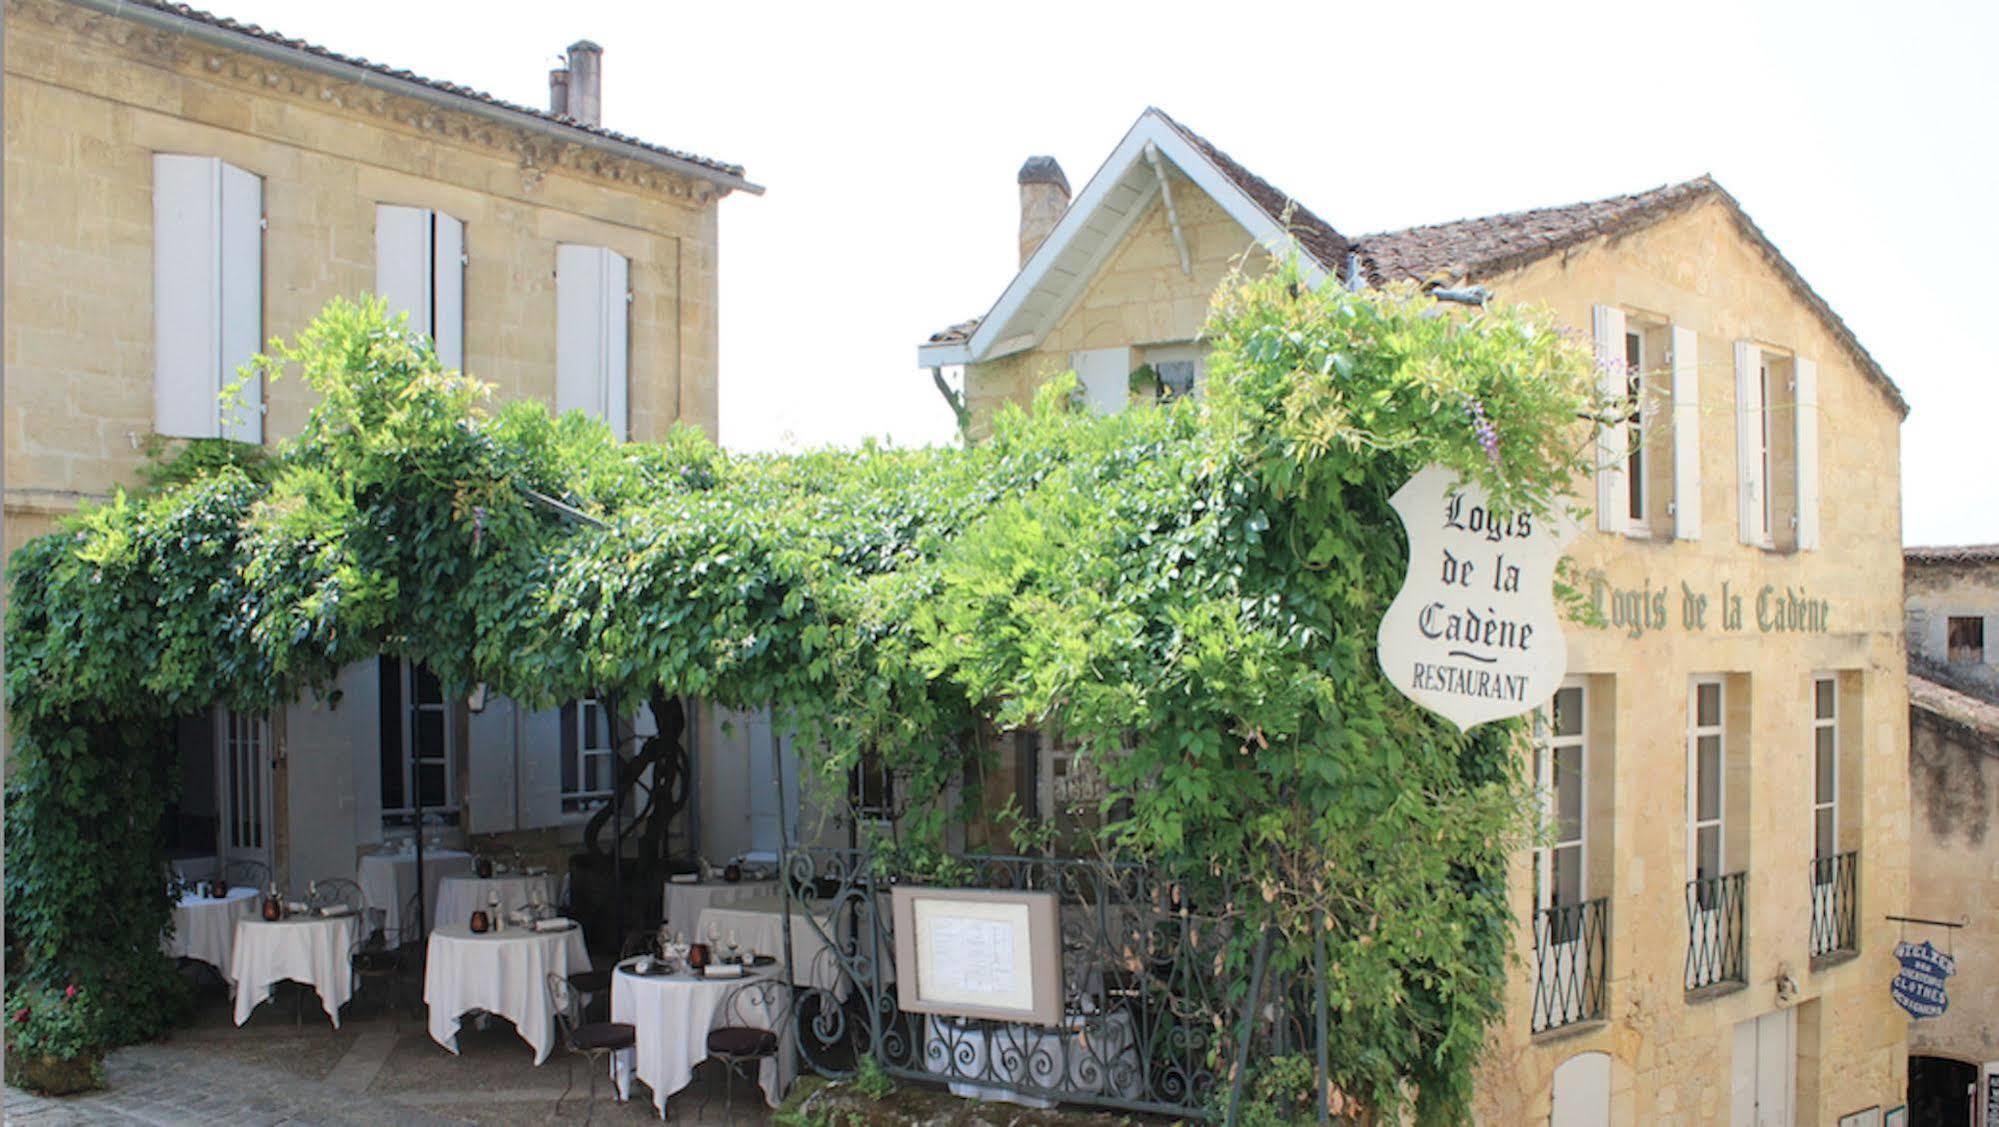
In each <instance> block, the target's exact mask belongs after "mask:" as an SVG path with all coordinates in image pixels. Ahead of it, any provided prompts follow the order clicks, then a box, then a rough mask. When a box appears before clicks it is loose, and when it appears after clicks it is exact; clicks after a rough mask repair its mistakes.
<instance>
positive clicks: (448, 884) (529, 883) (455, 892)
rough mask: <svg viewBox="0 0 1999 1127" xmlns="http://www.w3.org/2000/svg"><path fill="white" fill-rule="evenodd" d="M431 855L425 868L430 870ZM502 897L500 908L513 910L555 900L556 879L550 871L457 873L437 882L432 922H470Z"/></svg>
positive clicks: (432, 902)
mask: <svg viewBox="0 0 1999 1127" xmlns="http://www.w3.org/2000/svg"><path fill="white" fill-rule="evenodd" d="M429 867H430V865H429V858H428V857H426V858H425V864H424V868H426V869H428V868H429ZM495 897H498V898H499V901H500V911H502V912H511V911H513V910H514V909H516V908H521V907H525V906H527V905H529V904H550V905H552V904H554V903H555V878H554V877H551V876H549V875H547V874H546V873H544V874H542V875H541V876H533V877H531V876H526V875H523V874H519V873H511V874H508V875H507V876H503V877H477V876H455V877H445V878H444V879H443V880H441V881H438V882H437V898H436V899H435V900H433V901H431V911H430V923H431V926H432V927H435V926H437V925H438V924H469V923H471V922H472V913H474V912H476V911H478V910H479V909H481V908H484V907H485V906H486V905H488V904H490V903H492V902H493V899H494V898H495Z"/></svg>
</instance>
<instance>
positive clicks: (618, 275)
mask: <svg viewBox="0 0 1999 1127" xmlns="http://www.w3.org/2000/svg"><path fill="white" fill-rule="evenodd" d="M5 12H6V17H5V18H6V44H5V100H6V164H7V176H8V191H7V195H6V318H5V320H6V327H5V358H6V366H7V375H8V388H7V391H8V394H7V397H6V412H5V426H6V516H7V529H6V548H7V549H8V550H9V551H11V550H12V549H13V548H14V547H16V546H18V545H19V544H20V543H21V542H22V541H23V540H25V539H27V538H28V537H30V536H33V535H37V534H39V533H42V532H46V531H48V530H49V529H50V528H51V527H53V524H54V522H55V521H56V520H57V519H58V518H59V517H60V516H62V515H63V514H65V513H68V512H71V511H73V510H74V509H75V508H76V506H77V505H78V504H80V503H87V502H90V501H93V500H99V499H102V498H104V497H106V496H108V495H109V494H110V492H111V491H112V490H113V489H114V488H115V487H117V486H120V485H126V486H129V485H132V484H134V483H135V481H136V479H137V478H138V476H139V470H140V469H141V467H142V465H143V464H144V461H145V459H146V457H147V449H148V447H149V446H150V445H156V444H157V443H159V442H161V441H164V442H166V443H169V444H171V443H174V442H178V441H180V440H184V439H200V438H218V437H222V438H233V439H238V440H241V441H247V442H252V443H259V444H262V445H265V446H269V445H272V444H274V443H275V442H277V441H278V440H281V439H282V438H284V437H285V436H286V435H289V434H292V433H294V432H296V431H297V429H298V428H299V427H300V426H301V424H302V423H303V421H304V419H305V417H306V413H307V411H308V410H309V408H310V407H311V394H312V393H311V391H310V389H309V388H307V387H306V386H305V385H304V384H303V382H302V381H299V380H284V381H278V382H276V383H275V384H274V385H272V386H268V387H260V386H255V385H254V384H253V385H251V386H248V387H247V388H245V389H244V390H245V393H246V394H245V401H244V403H243V404H242V405H241V406H240V407H238V408H235V409H230V408H225V407H224V406H222V405H221V404H220V402H219V400H218V393H219V392H220V391H221V390H222V389H223V388H224V386H226V385H227V384H229V383H230V382H232V381H233V380H234V378H235V373H236V370H237V367H238V365H240V364H241V363H242V362H243V361H245V360H247V359H248V358H249V357H250V356H251V355H252V354H253V353H254V352H256V351H257V350H258V349H259V348H260V347H261V345H262V343H263V342H264V341H266V340H268V339H270V338H272V337H289V336H291V335H292V334H295V333H296V332H297V331H298V330H300V329H301V328H303V327H304V326H305V325H306V324H307V323H308V321H309V320H310V319H311V318H312V317H313V316H314V315H315V314H316V313H318V312H319V310H320V309H321V308H323V307H324V306H325V304H326V303H327V302H328V301H329V300H330V299H332V298H334V297H347V298H350V299H351V298H356V297H358V296H360V295H362V294H364V293H369V292H373V293H377V294H380V295H382V296H383V297H385V298H386V299H387V300H388V301H389V303H390V306H391V309H392V312H407V313H409V314H410V316H411V319H412V323H413V324H414V325H416V326H417V327H419V328H421V329H422V330H423V331H425V332H426V333H428V334H430V335H431V336H432V337H433V338H434V339H435V341H436V344H437V348H438V351H439V354H440V356H441V358H442V359H443V361H444V363H445V364H446V365H447V366H449V367H453V368H462V369H463V370H465V371H468V372H470V373H472V374H474V375H476V376H478V377H479V378H481V379H484V380H486V381H488V382H491V383H493V384H495V385H496V388H497V392H496V394H497V395H498V397H500V398H501V399H517V398H534V399H539V400H541V401H542V402H544V403H546V404H547V405H548V406H549V407H550V408H552V409H555V410H559V411H567V410H572V409H578V410H583V411H585V412H587V413H589V414H591V415H593V416H596V417H598V418H601V419H603V420H604V421H606V422H607V423H609V424H610V425H611V426H612V427H613V429H614V430H616V431H617V432H618V433H620V434H622V435H625V436H628V437H630V438H632V439H638V440H645V439H657V438H659V437H661V436H662V435H664V434H665V433H666V431H667V430H668V429H669V428H670V427H672V426H673V425H674V424H676V423H689V424H693V425H695V426H698V427H701V428H703V429H704V430H706V431H707V432H708V433H709V434H711V435H713V434H714V432H715V428H716V419H717V414H716V413H717V395H716V390H717V364H718V357H717V339H718V337H717V320H716V295H717V255H718V250H719V248H718V242H717V212H718V208H719V204H720V201H721V200H722V199H723V198H724V197H726V196H728V195H730V194H731V193H734V192H749V193H753V194H754V193H760V192H761V191H762V189H761V188H759V187H758V186H757V185H755V184H753V183H751V182H750V181H749V180H748V179H746V177H745V175H744V171H743V169H742V168H741V167H740V166H738V165H735V164H730V163H726V162H723V161H718V160H712V159H709V158H707V157H701V156H695V155H692V154H689V153H683V152H678V151H676V150H673V149H670V148H667V147H665V146H662V145H659V144H655V143H653V142H650V141H643V140H640V139H638V138H634V137H629V136H625V135H623V134H620V133H616V132H613V131H611V130H610V129H607V128H605V126H604V125H603V123H602V111H603V106H602V93H601V91H602V85H601V74H602V70H601V68H602V65H603V50H602V49H601V48H600V47H598V46H597V45H595V44H592V43H589V42H587V41H584V42H579V43H577V44H575V45H573V46H572V47H570V48H569V52H568V63H567V65H566V66H564V67H561V68H559V69H557V70H556V71H555V72H554V73H553V74H552V75H551V76H550V99H551V102H550V106H549V108H547V109H536V108H531V107H526V106H520V105H513V104H509V103H507V102H503V101H500V100H499V99H496V98H493V97H491V96H489V95H486V94H482V93H479V92H477V91H474V90H470V89H467V88H465V87H463V86H458V85H455V84H452V83H449V82H443V81H437V80H433V79H429V78H423V77H419V76H417V75H414V74H411V73H410V72H408V71H401V70H394V69H391V68H389V67H385V66H381V65H378V64H375V63H371V62H367V61H365V60H361V59H355V58H348V57H345V56H342V55H338V54H335V53H333V52H331V51H328V50H325V49H323V48H320V47H317V46H314V45H312V44H309V43H303V42H300V41H297V40H293V39H287V38H285V37H283V36H280V35H277V34H274V33H271V32H268V31H265V30H263V29H260V28H257V27H252V26H248V25H244V24H239V23H236V22H234V21H231V20H227V19H219V18H215V17H212V16H208V15H206V14H203V13H200V12H197V11H194V10H192V9H190V8H186V7H184V6H181V5H178V4H167V3H156V2H151V0H6V9H5ZM383 34H384V35H385V37H386V36H389V35H391V34H392V30H391V29H384V32H383ZM594 709H595V706H594V704H593V703H592V702H576V703H575V704H573V705H571V706H569V707H567V708H564V709H561V710H554V711H550V712H547V713H535V714H528V713H525V712H517V711H516V710H515V709H514V708H513V707H512V706H511V705H510V704H509V703H508V702H505V701H497V702H494V704H492V705H491V706H489V707H487V708H485V709H484V710H483V711H482V712H480V713H478V714H476V715H475V714H473V713H471V712H470V710H469V709H468V708H467V707H466V704H465V702H464V701H462V700H456V699H449V698H447V696H446V695H445V693H444V691H443V688H442V687H441V686H439V685H438V684H437V681H436V679H435V678H433V677H431V676H430V675H429V674H428V673H427V672H426V671H424V670H423V669H421V668H420V667H417V666H414V665H412V664H409V663H406V662H400V661H395V660H389V659H384V660H382V661H379V662H377V661H371V662H368V663H365V664H363V665H357V666H354V667H351V668H349V669H348V670H347V671H345V672H344V673H343V674H342V676H341V677H340V680H339V683H338V685H337V686H336V687H335V688H334V689H333V690H331V691H329V693H328V694H327V696H326V698H325V699H324V700H321V699H317V698H315V699H312V700H307V701H301V702H299V703H297V704H295V705H293V706H292V707H290V708H288V709H285V710H283V711H281V712H280V713H279V714H277V715H274V716H272V717H268V718H266V717H253V716H241V715H237V714H234V713H229V712H226V711H220V712H217V713H216V714H215V715H213V716H203V717H192V718H189V719H188V720H187V721H186V722H185V723H184V724H183V731H182V739H181V747H180V749H179V753H178V754H179V756H180V758H181V763H180V766H181V769H182V774H183V777H184V780H185V789H184V793H183V796H182V802H181V807H180V809H179V810H178V811H177V814H176V825H175V827H173V828H172V829H171V831H170V832H172V833H173V834H174V835H175V837H176V846H177V848H180V849H181V850H183V851H184V852H186V853H187V854H189V855H190V856H203V855H206V856H213V855H214V854H215V853H216V852H217V844H216V843H217V836H218V834H221V835H222V836H223V841H222V843H221V846H220V851H221V852H222V853H224V854H225V855H227V856H230V857H242V858H247V859H253V860H257V861H260V862H263V863H266V864H269V865H271V866H272V868H273V870H274V872H275V873H276V875H278V876H279V877H280V879H285V880H288V881H289V882H291V883H293V884H296V885H298V886H300V887H303V885H304V884H305V882H306V881H308V880H312V879H318V878H324V877H329V876H349V875H352V874H353V872H354V869H355V861H356V853H357V850H359V849H361V848H364V847H366V846H368V845H370V844H373V843H376V842H380V841H382V840H383V838H384V836H385V834H390V833H394V832H397V831H398V829H400V830H401V832H405V833H406V832H407V826H408V823H409V820H410V817H411V808H412V798H413V796H415V795H417V794H418V793H422V794H423V795H424V796H425V805H426V806H427V807H428V808H430V809H431V810H434V811H436V812H437V813H438V816H439V817H441V818H442V819H444V820H445V821H447V822H449V823H452V824H454V827H455V829H456V830H457V831H461V832H471V833H481V834H515V835H523V839H524V840H527V841H530V842H540V843H545V844H546V845H547V846H548V847H549V848H550V850H551V851H552V852H554V851H560V850H562V849H564V848H566V846H567V844H568V843H573V841H574V840H575V838H576V837H577V835H578V834H579V833H580V827H581V825H582V821H583V819H585V818H587V817H589V816H590V814H591V812H592V811H594V810H595V809H596V808H598V807H600V806H602V805H603V803H604V802H605V801H606V799H607V797H608V795H609V793H610V784H609V782H608V778H607V775H608V772H607V771H606V766H607V764H608V763H609V750H608V748H607V747H605V746H602V745H603V743H604V742H605V741H604V738H603V737H602V736H600V735H598V734H597V733H601V732H602V727H601V726H600V725H599V726H593V725H591V724H589V723H588V721H589V720H590V719H591V718H593V717H594V716H595V711H594Z"/></svg>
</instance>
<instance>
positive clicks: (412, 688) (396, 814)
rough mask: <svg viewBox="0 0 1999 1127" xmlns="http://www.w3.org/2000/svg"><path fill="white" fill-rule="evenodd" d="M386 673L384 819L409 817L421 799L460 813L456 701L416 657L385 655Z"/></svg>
mask: <svg viewBox="0 0 1999 1127" xmlns="http://www.w3.org/2000/svg"><path fill="white" fill-rule="evenodd" d="M381 678H382V816H383V819H384V820H385V821H389V822H395V823H399V824H400V823H407V822H408V821H409V820H410V819H411V818H412V817H413V816H414V814H415V806H417V805H421V806H422V807H423V808H424V811H425V813H429V812H431V811H433V810H435V811H442V812H446V813H454V814H455V813H456V812H457V809H458V789H457V780H456V779H455V778H454V777H453V772H452V769H451V750H452V747H453V743H454V741H453V739H452V732H451V728H452V711H453V710H452V703H453V702H451V701H450V700H448V699H447V698H446V697H445V695H444V686H443V685H442V684H440V683H439V681H438V679H437V675H436V674H434V673H432V672H431V671H430V670H428V669H425V668H424V667H423V666H421V665H418V664H416V663H414V662H408V661H397V660H395V659H393V658H383V659H382V662H381Z"/></svg>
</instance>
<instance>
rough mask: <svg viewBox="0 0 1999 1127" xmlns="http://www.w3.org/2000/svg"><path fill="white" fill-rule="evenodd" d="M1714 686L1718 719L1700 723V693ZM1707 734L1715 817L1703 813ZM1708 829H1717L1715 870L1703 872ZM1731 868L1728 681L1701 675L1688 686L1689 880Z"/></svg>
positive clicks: (1695, 879)
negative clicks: (1702, 758) (1703, 845)
mask: <svg viewBox="0 0 1999 1127" xmlns="http://www.w3.org/2000/svg"><path fill="white" fill-rule="evenodd" d="M1710 685H1711V686H1713V687H1714V690H1715V720H1714V723H1713V724H1702V723H1701V722H1700V692H1701V689H1702V688H1703V687H1706V686H1710ZM1708 736H1712V737H1714V739H1715V762H1714V767H1715V772H1716V777H1715V803H1714V817H1712V818H1702V817H1701V816H1700V782H1701V778H1700V741H1701V740H1702V739H1703V738H1705V737H1708ZM1705 829H1713V830H1714V831H1715V835H1714V839H1715V844H1714V871H1713V872H1710V873H1705V874H1704V873H1702V872H1701V868H1700V835H1701V831H1702V830H1705ZM1727 868H1728V681H1727V678H1725V677H1722V676H1718V675H1715V676H1708V675H1703V676H1698V677H1695V678H1693V679H1692V680H1691V681H1689V682H1688V685H1687V880H1688V882H1690V883H1691V882H1694V881H1701V880H1712V879H1715V878H1717V877H1722V876H1726V875H1727V872H1726V870H1727Z"/></svg>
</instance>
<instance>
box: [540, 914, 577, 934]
mask: <svg viewBox="0 0 1999 1127" xmlns="http://www.w3.org/2000/svg"><path fill="white" fill-rule="evenodd" d="M574 926H576V921H575V920H572V919H570V918H568V917H567V916H556V917H555V918H554V919H548V920H536V921H535V922H534V929H535V930H536V931H567V930H569V929H570V928H572V927H574Z"/></svg>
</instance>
